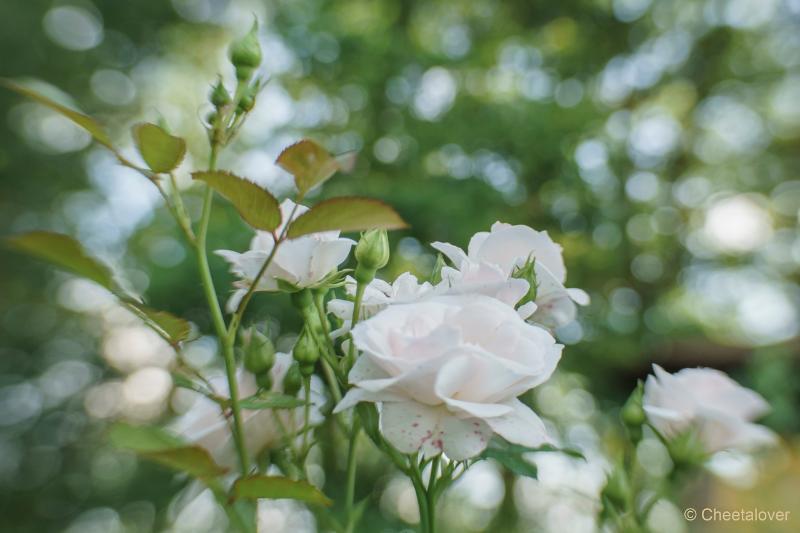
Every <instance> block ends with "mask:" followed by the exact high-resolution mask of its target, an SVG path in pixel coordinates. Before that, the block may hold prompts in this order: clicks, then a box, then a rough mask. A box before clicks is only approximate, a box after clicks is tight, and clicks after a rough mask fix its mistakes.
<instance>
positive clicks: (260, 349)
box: [242, 328, 275, 375]
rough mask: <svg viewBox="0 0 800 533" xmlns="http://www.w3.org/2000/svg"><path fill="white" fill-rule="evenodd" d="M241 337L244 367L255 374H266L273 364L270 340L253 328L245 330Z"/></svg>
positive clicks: (273, 353)
mask: <svg viewBox="0 0 800 533" xmlns="http://www.w3.org/2000/svg"><path fill="white" fill-rule="evenodd" d="M242 339H243V340H244V342H243V345H242V349H243V350H244V367H245V368H246V369H247V370H248V371H249V372H252V373H253V374H256V375H261V374H267V373H268V372H269V370H270V369H271V368H272V365H274V364H275V346H274V345H273V344H272V341H271V340H270V339H269V337H267V336H266V335H264V334H263V333H261V332H260V331H258V330H257V329H255V328H250V329H248V330H245V331H244V333H243V334H242Z"/></svg>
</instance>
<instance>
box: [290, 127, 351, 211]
mask: <svg viewBox="0 0 800 533" xmlns="http://www.w3.org/2000/svg"><path fill="white" fill-rule="evenodd" d="M346 161H347V162H349V159H347V160H346ZM276 163H278V165H279V166H280V167H281V168H283V169H284V170H286V171H287V172H289V173H290V174H291V175H292V176H294V183H295V185H296V186H297V191H298V196H299V198H302V197H303V196H305V195H306V193H307V192H308V191H310V190H311V189H313V188H314V187H316V186H317V185H319V184H321V183H322V182H324V181H326V180H327V179H328V178H330V177H331V176H333V175H334V174H335V173H336V171H337V170H339V169H340V168H341V167H340V164H339V161H337V160H336V158H335V157H333V156H332V155H331V154H330V153H328V151H327V150H325V149H324V148H323V147H322V146H320V145H319V144H317V143H315V142H314V141H312V140H309V139H303V140H302V141H299V142H297V143H295V144H293V145H291V146H289V147H288V148H286V149H285V150H284V151H283V152H281V153H280V155H279V156H278V159H277V161H276Z"/></svg>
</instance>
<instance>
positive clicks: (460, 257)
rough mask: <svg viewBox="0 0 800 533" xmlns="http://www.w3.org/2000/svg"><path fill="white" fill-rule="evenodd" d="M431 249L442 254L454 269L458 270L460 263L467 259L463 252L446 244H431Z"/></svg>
mask: <svg viewBox="0 0 800 533" xmlns="http://www.w3.org/2000/svg"><path fill="white" fill-rule="evenodd" d="M431 248H433V249H434V250H438V251H440V252H442V254H444V256H445V257H446V258H448V259H449V260H450V262H451V263H453V265H454V266H455V267H456V268H459V267H460V266H461V263H463V262H464V261H466V259H467V254H465V253H464V250H462V249H461V248H459V247H458V246H453V245H452V244H450V243H448V242H432V243H431Z"/></svg>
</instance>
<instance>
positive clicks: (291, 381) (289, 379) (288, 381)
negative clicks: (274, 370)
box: [283, 363, 303, 396]
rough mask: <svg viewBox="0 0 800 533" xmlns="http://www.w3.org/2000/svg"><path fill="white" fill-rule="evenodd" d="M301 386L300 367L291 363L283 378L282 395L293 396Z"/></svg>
mask: <svg viewBox="0 0 800 533" xmlns="http://www.w3.org/2000/svg"><path fill="white" fill-rule="evenodd" d="M302 386H303V375H302V374H300V365H298V364H297V363H292V364H291V366H289V370H287V371H286V375H285V376H283V393H284V394H288V395H289V396H294V395H295V394H297V391H299V390H300V388H301V387H302Z"/></svg>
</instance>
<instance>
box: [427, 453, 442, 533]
mask: <svg viewBox="0 0 800 533" xmlns="http://www.w3.org/2000/svg"><path fill="white" fill-rule="evenodd" d="M441 458H442V456H441V455H437V456H436V457H434V458H433V460H432V461H431V474H430V478H429V479H428V489H427V490H426V491H425V495H426V497H427V503H428V531H429V532H430V533H434V532H435V531H436V484H437V480H438V479H439V462H440V461H441Z"/></svg>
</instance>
